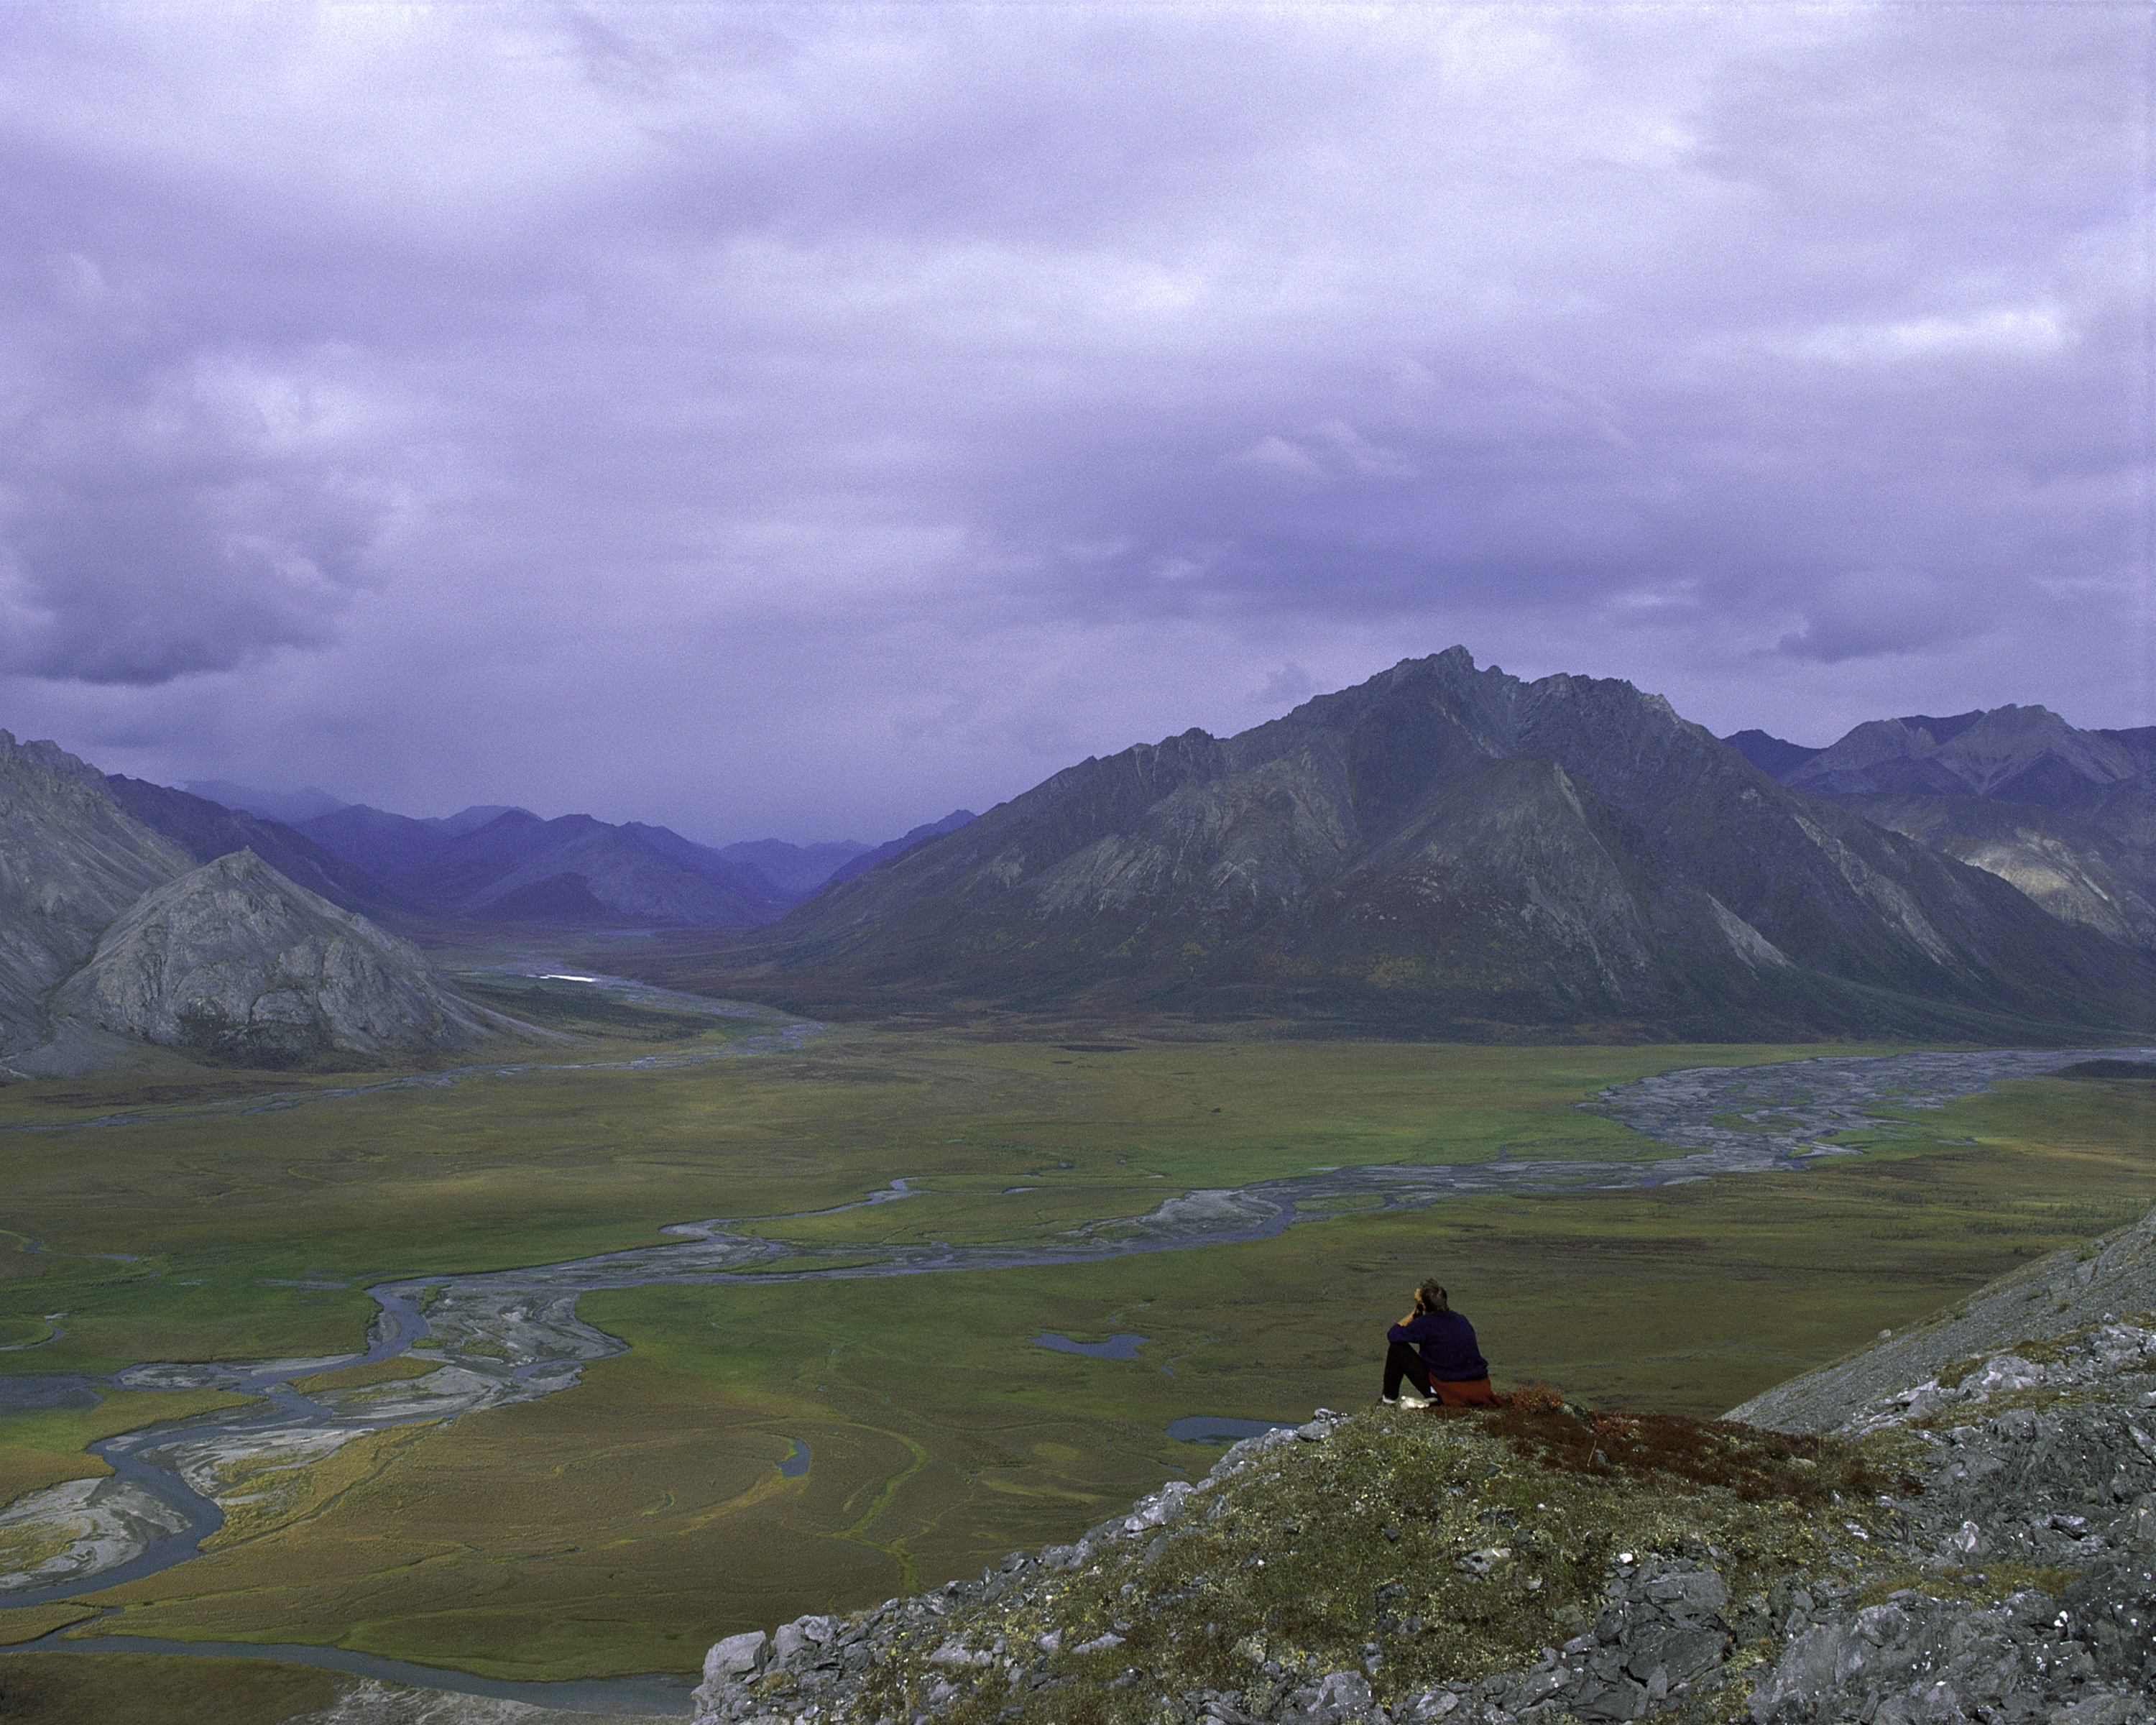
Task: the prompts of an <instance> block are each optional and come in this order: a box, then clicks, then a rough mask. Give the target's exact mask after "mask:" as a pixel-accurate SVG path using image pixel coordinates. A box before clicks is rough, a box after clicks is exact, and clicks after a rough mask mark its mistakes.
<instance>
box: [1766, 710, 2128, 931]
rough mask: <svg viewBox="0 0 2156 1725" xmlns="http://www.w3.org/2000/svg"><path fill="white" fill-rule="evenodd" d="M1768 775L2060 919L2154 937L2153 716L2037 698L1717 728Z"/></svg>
mask: <svg viewBox="0 0 2156 1725" xmlns="http://www.w3.org/2000/svg"><path fill="white" fill-rule="evenodd" d="M1726 740H1727V742H1729V743H1730V744H1731V745H1732V746H1733V747H1735V748H1737V749H1738V751H1739V752H1741V753H1743V755H1744V757H1746V758H1747V759H1748V760H1749V761H1751V762H1753V765H1755V766H1757V767H1758V768H1760V769H1761V770H1762V771H1763V772H1764V773H1768V775H1769V776H1770V777H1772V778H1775V779H1778V780H1779V781H1780V782H1781V783H1784V784H1787V785H1789V786H1791V787H1793V788H1796V789H1799V790H1803V791H1808V792H1809V793H1812V794H1814V795H1815V796H1821V797H1826V798H1831V799H1832V800H1834V801H1835V802H1838V803H1841V804H1842V805H1843V806H1844V807H1845V808H1848V809H1852V810H1853V811H1855V812H1856V814H1861V815H1862V816H1863V817H1864V818H1865V819H1866V820H1869V821H1871V822H1872V823H1874V824H1876V825H1879V826H1881V827H1885V828H1886V829H1889V830H1890V831H1893V832H1897V833H1900V834H1903V835H1905V836H1907V837H1908V838H1912V839H1917V840H1918V841H1919V842H1920V843H1922V844H1924V845H1929V846H1930V847H1931V848H1932V849H1933V850H1937V851H1938V852H1939V853H1941V854H1942V855H1947V856H1951V857H1953V858H1954V859H1955V860H1957V861H1959V862H1965V863H1968V864H1969V865H1972V866H1974V867H1976V868H1979V869H1983V870H1986V871H1988V872H1989V873H1991V874H1994V875H1998V876H1999V878H2000V879H2001V880H2008V881H2010V882H2012V883H2013V885H2015V886H2017V887H2019V888H2020V890H2021V891H2023V892H2025V893H2026V894H2027V895H2028V896H2030V898H2031V899H2033V900H2035V901H2036V902H2037V903H2038V904H2040V905H2041V906H2044V908H2045V909H2046V910H2047V911H2051V913H2052V914H2053V915H2054V916H2058V917H2060V918H2061V920H2063V921H2066V922H2073V923H2077V924H2079V925H2081V926H2082V927H2087V928H2093V929H2096V930H2098V931H2099V932H2102V933H2104V934H2107V935H2109V936H2111V937H2112V938H2113V939H2116V940H2123V941H2126V942H2130V943H2132V944H2134V945H2137V946H2140V947H2156V729H2151V728H2150V727H2146V726H2144V727H2143V728H2141V729H2139V730H2131V731H2084V730H2081V729H2079V728H2077V727H2076V726H2072V725H2070V724H2068V723H2067V722H2066V721H2065V720H2064V719H2062V718H2061V717H2060V716H2058V715H2057V714H2056V713H2054V712H2052V711H2050V710H2049V709H2048V708H2046V707H2040V706H2002V707H1994V709H1992V710H1991V711H1989V712H1984V711H1977V712H1967V713H1958V714H1955V715H1954V716H1952V717H1950V718H1943V719H1942V718H1933V717H1931V716H1928V715H1925V714H1914V715H1912V716H1908V717H1906V718H1899V719H1876V720H1873V721H1870V722H1869V723H1866V724H1863V725H1859V726H1856V729H1854V730H1853V731H1851V732H1849V733H1848V735H1846V736H1845V737H1842V738H1840V740H1839V741H1838V742H1835V743H1834V744H1833V745H1832V746H1830V747H1827V748H1824V749H1814V748H1805V747H1800V746H1799V745H1798V744H1795V743H1791V742H1784V741H1783V740H1782V739H1781V738H1779V737H1770V736H1768V734H1767V733H1766V732H1762V731H1744V732H1738V734H1737V735H1735V736H1733V737H1729V738H1727V739H1726Z"/></svg>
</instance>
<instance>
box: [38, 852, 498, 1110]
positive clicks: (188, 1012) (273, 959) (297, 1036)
mask: <svg viewBox="0 0 2156 1725" xmlns="http://www.w3.org/2000/svg"><path fill="white" fill-rule="evenodd" d="M49 1005H50V1010H51V1012H52V1014H54V1017H55V1018H56V1019H62V1020H74V1021H76V1022H78V1023H81V1024H90V1025H93V1026H95V1028H97V1029H101V1030H105V1031H110V1032H111V1033H113V1034H117V1035H121V1036H127V1037H132V1038H135V1039H136V1040H141V1041H144V1042H151V1043H156V1044H157V1045H160V1046H162V1047H166V1048H171V1049H176V1050H182V1051H184V1052H187V1053H190V1054H193V1055H203V1056H208V1057H210V1058H213V1059H217V1060H226V1061H230V1062H234V1063H235V1064H239V1065H248V1066H257V1067H260V1066H285V1065H300V1064H303V1063H305V1061H307V1060H312V1059H315V1058H317V1057H319V1056H321V1055H335V1054H345V1055H354V1054H356V1055H399V1054H402V1055H410V1054H413V1053H415V1052H428V1051H433V1050H445V1049H454V1048H462V1047H467V1046H470V1045H472V1044H474V1043H477V1042H480V1041H484V1040H487V1039H488V1038H490V1037H495V1036H500V1035H506V1034H522V1035H530V1034H533V1033H532V1031H531V1027H529V1026H527V1025H524V1024H518V1023H516V1021H514V1020H511V1019H506V1018H504V1017H502V1016H501V1015H500V1014H498V1013H493V1012H490V1011H489V1010H487V1009H485V1008H484V1007H480V1006H476V1005H475V1004H472V1003H471V1002H470V1001H468V1000H466V999H464V998H463V997H462V996H461V995H459V994H458V993H456V992H455V991H454V989H452V988H448V987H447V986H446V985H444V983H442V982H441V981H440V979H439V978H437V977H436V975H435V973H434V967H433V966H432V965H431V964H429V963H428V961H427V957H426V955H425V954H424V953H423V952H421V951H420V950H419V949H418V947H414V946H413V945H411V944H410V943H409V942H406V941H402V940H399V939H398V938H397V937H395V936H393V935H391V934H387V933H385V932H382V930H381V929H379V928H377V927H375V926H374V925H373V924H372V923H371V922H368V921H367V919H366V918H365V917H363V916H357V915H355V914H353V913H352V912H351V911H341V910H339V909H338V908H337V907H336V906H335V905H332V904H331V903H330V902H329V901H327V900H326V899H321V898H317V897H316V896H315V895H314V894H312V893H311V892H309V891H306V890H305V888H303V887H300V886H295V885H294V884H293V883H292V882H291V881H290V880H286V879H285V877H284V876H283V875H280V874H279V873H278V872H277V871H276V870H274V869H272V868H271V867H270V866H269V865H268V864H267V863H265V862H264V861H263V860H261V859H260V858H259V857H258V856H256V855H254V852H253V851H251V850H240V851H235V852H233V853H232V854H230V855H225V856H220V857H218V858H217V859H216V860H213V861H211V862H208V863H205V864H203V865H202V866H201V867H200V868H198V869H195V870H191V871H190V872H188V873H187V874H185V875H182V876H181V877H180V878H179V879H178V880H172V881H169V882H167V883H166V884H165V885H164V886H159V887H157V888H155V889H153V890H152V891H149V892H146V893H144V894H143V895H142V896H141V898H139V899H137V900H136V901H135V903H134V904H133V905H132V906H130V907H129V908H128V909H127V910H126V911H125V912H123V913H122V914H121V916H119V917H117V918H116V919H115V920H114V922H112V923H111V924H110V926H109V927H106V928H105V932H103V933H102V934H101V935H100V937H99V938H98V942H97V947H96V949H95V952H92V953H91V955H90V958H89V960H88V962H86V963H85V964H84V965H83V966H82V968H80V969H79V970H77V971H76V972H74V974H73V975H71V976H69V978H67V979H66V980H65V981H64V982H63V983H60V985H59V988H56V989H55V990H54V992H53V994H52V997H51V1000H50V1003H49Z"/></svg>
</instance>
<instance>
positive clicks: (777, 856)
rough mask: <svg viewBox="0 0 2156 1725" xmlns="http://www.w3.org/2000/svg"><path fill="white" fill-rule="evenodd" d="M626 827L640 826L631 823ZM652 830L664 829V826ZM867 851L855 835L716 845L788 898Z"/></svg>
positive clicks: (636, 829)
mask: <svg viewBox="0 0 2156 1725" xmlns="http://www.w3.org/2000/svg"><path fill="white" fill-rule="evenodd" d="M629 830H631V831H632V832H641V831H642V830H644V829H642V828H639V827H636V826H634V824H632V825H631V827H630V829H629ZM656 830H658V831H660V832H664V831H665V828H663V827H661V828H659V829H656ZM922 836H923V837H926V836H927V835H926V834H923V835H922ZM683 842H684V843H686V842H687V841H686V840H684V841H683ZM871 854H873V852H872V850H871V847H870V846H869V845H864V844H862V843H861V842H860V840H859V839H830V840H828V841H826V842H825V843H824V844H821V845H789V844H788V843H787V842H786V841H785V840H784V839H742V840H741V841H740V842H739V843H737V844H733V845H721V846H720V847H719V855H721V856H723V857H725V858H726V860H728V861H729V862H737V863H746V864H747V865H748V866H750V867H751V868H752V869H755V870H757V872H759V873H760V874H762V875H763V876H764V878H765V879H767V880H769V881H770V882H771V883H772V885H773V886H776V887H777V888H778V890H779V891H781V892H783V893H784V894H786V895H787V896H788V897H789V898H806V897H807V896H808V895H809V894H810V893H812V892H814V891H815V890H816V889H817V888H818V887H819V886H822V885H823V884H824V882H825V881H827V880H829V879H831V877H832V875H834V873H836V872H837V871H838V870H840V869H843V868H845V867H847V866H848V865H850V864H851V863H853V862H854V861H855V860H856V859H858V858H860V857H861V856H864V855H871ZM855 872H858V870H856V871H855Z"/></svg>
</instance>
